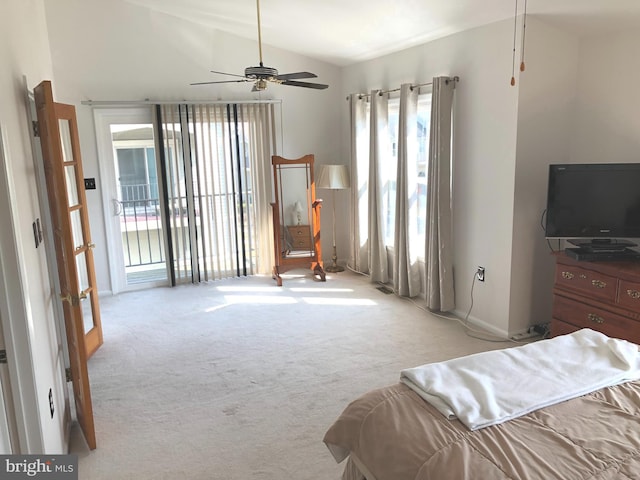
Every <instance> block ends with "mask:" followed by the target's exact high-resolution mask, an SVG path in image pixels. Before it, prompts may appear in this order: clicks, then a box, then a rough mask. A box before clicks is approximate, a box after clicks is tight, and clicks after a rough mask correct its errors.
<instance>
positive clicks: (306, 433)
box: [71, 270, 508, 480]
mask: <svg viewBox="0 0 640 480" xmlns="http://www.w3.org/2000/svg"><path fill="white" fill-rule="evenodd" d="M290 273H293V275H290V276H286V277H285V280H284V286H283V287H277V286H275V282H274V281H273V280H271V278H270V277H251V278H243V279H233V280H226V281H219V282H212V283H208V284H203V285H189V286H181V287H177V288H173V289H169V288H157V289H152V290H144V291H137V292H131V293H126V294H121V295H118V296H116V297H108V298H103V299H101V312H102V322H103V329H104V345H103V346H102V347H101V348H100V350H98V352H97V353H96V354H95V355H94V357H93V358H92V359H91V360H90V361H89V374H90V378H91V389H92V397H93V408H94V417H95V422H96V435H97V440H98V448H97V450H95V451H93V452H88V450H87V449H86V447H85V446H84V443H83V441H82V439H81V438H80V437H79V435H78V434H77V431H75V430H74V431H73V432H72V445H71V449H72V453H77V454H78V455H79V478H80V479H81V480H98V479H100V480H102V479H105V480H106V479H109V480H112V479H136V480H144V479H193V480H200V479H202V480H205V479H206V480H210V479H214V480H247V479H260V480H287V479H296V480H324V479H326V480H338V479H339V478H340V475H341V472H342V465H336V464H335V462H334V460H333V458H332V457H331V455H330V454H329V451H328V450H327V449H326V447H325V446H324V444H323V443H322V438H323V436H324V432H325V430H326V429H327V428H328V427H329V425H330V424H331V423H332V422H333V420H334V419H335V418H336V417H337V415H338V414H339V413H340V412H341V411H342V409H343V408H344V407H345V406H346V405H347V403H349V402H350V401H351V400H352V399H354V398H355V397H356V396H358V395H359V394H361V393H364V392H365V391H368V390H370V389H373V388H377V387H382V386H385V385H388V384H391V383H396V382H397V381H398V378H399V373H400V370H401V369H403V368H406V367H413V366H417V365H421V364H423V363H427V362H433V361H439V360H445V359H449V358H453V357H456V356H460V355H466V354H470V353H475V352H479V351H483V350H489V349H493V348H500V347H504V346H508V344H499V343H489V342H485V341H482V340H478V339H475V338H471V337H469V336H467V335H466V334H465V332H464V328H463V327H462V326H461V325H460V324H459V323H458V322H455V321H450V320H445V319H442V318H439V317H435V316H432V315H430V314H428V313H426V312H424V311H423V310H421V309H419V308H417V307H416V306H415V304H413V303H411V302H410V301H406V300H402V299H400V298H398V297H396V296H395V295H393V294H385V293H384V292H382V291H380V290H378V289H377V288H376V286H377V285H375V284H371V283H369V281H368V278H366V277H362V276H359V275H356V274H353V273H350V272H343V273H340V274H333V275H328V276H327V282H326V283H322V282H317V281H314V280H313V278H312V277H311V275H307V274H306V272H305V271H304V270H301V271H295V272H290ZM296 274H299V275H296Z"/></svg>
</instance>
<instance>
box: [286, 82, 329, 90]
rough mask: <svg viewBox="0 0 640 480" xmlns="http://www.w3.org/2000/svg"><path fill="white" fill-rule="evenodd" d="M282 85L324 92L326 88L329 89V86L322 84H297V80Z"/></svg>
mask: <svg viewBox="0 0 640 480" xmlns="http://www.w3.org/2000/svg"><path fill="white" fill-rule="evenodd" d="M281 85H290V86H292V87H305V88H315V89H316V90H324V89H325V88H329V85H324V84H322V83H310V82H296V81H295V80H285V81H283V82H282V83H281Z"/></svg>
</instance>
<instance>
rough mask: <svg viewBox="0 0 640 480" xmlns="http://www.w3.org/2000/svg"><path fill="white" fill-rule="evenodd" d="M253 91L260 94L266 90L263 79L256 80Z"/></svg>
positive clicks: (265, 83)
mask: <svg viewBox="0 0 640 480" xmlns="http://www.w3.org/2000/svg"><path fill="white" fill-rule="evenodd" d="M253 89H254V90H255V91H256V92H262V91H263V90H266V89H267V81H266V80H263V79H260V80H258V81H257V82H256V83H255V85H254V86H253Z"/></svg>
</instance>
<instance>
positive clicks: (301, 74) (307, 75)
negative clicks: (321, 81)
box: [276, 72, 318, 80]
mask: <svg viewBox="0 0 640 480" xmlns="http://www.w3.org/2000/svg"><path fill="white" fill-rule="evenodd" d="M317 77H318V76H317V75H316V74H315V73H311V72H295V73H283V74H282V75H278V76H277V77H276V79H277V80H295V79H298V78H317Z"/></svg>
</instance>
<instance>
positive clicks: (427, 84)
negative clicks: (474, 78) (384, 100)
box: [347, 76, 460, 100]
mask: <svg viewBox="0 0 640 480" xmlns="http://www.w3.org/2000/svg"><path fill="white" fill-rule="evenodd" d="M449 81H452V82H459V81H460V77H458V76H455V77H451V78H449ZM429 85H433V82H427V83H418V84H416V85H411V90H413V89H414V88H420V87H426V86H429ZM399 91H400V88H393V89H391V90H380V92H378V95H380V96H382V95H384V94H385V93H392V92H399ZM354 95H355V94H354ZM357 95H358V99H360V100H362V99H363V98H367V97H370V96H371V94H370V93H359V94H357ZM347 100H349V97H347Z"/></svg>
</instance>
